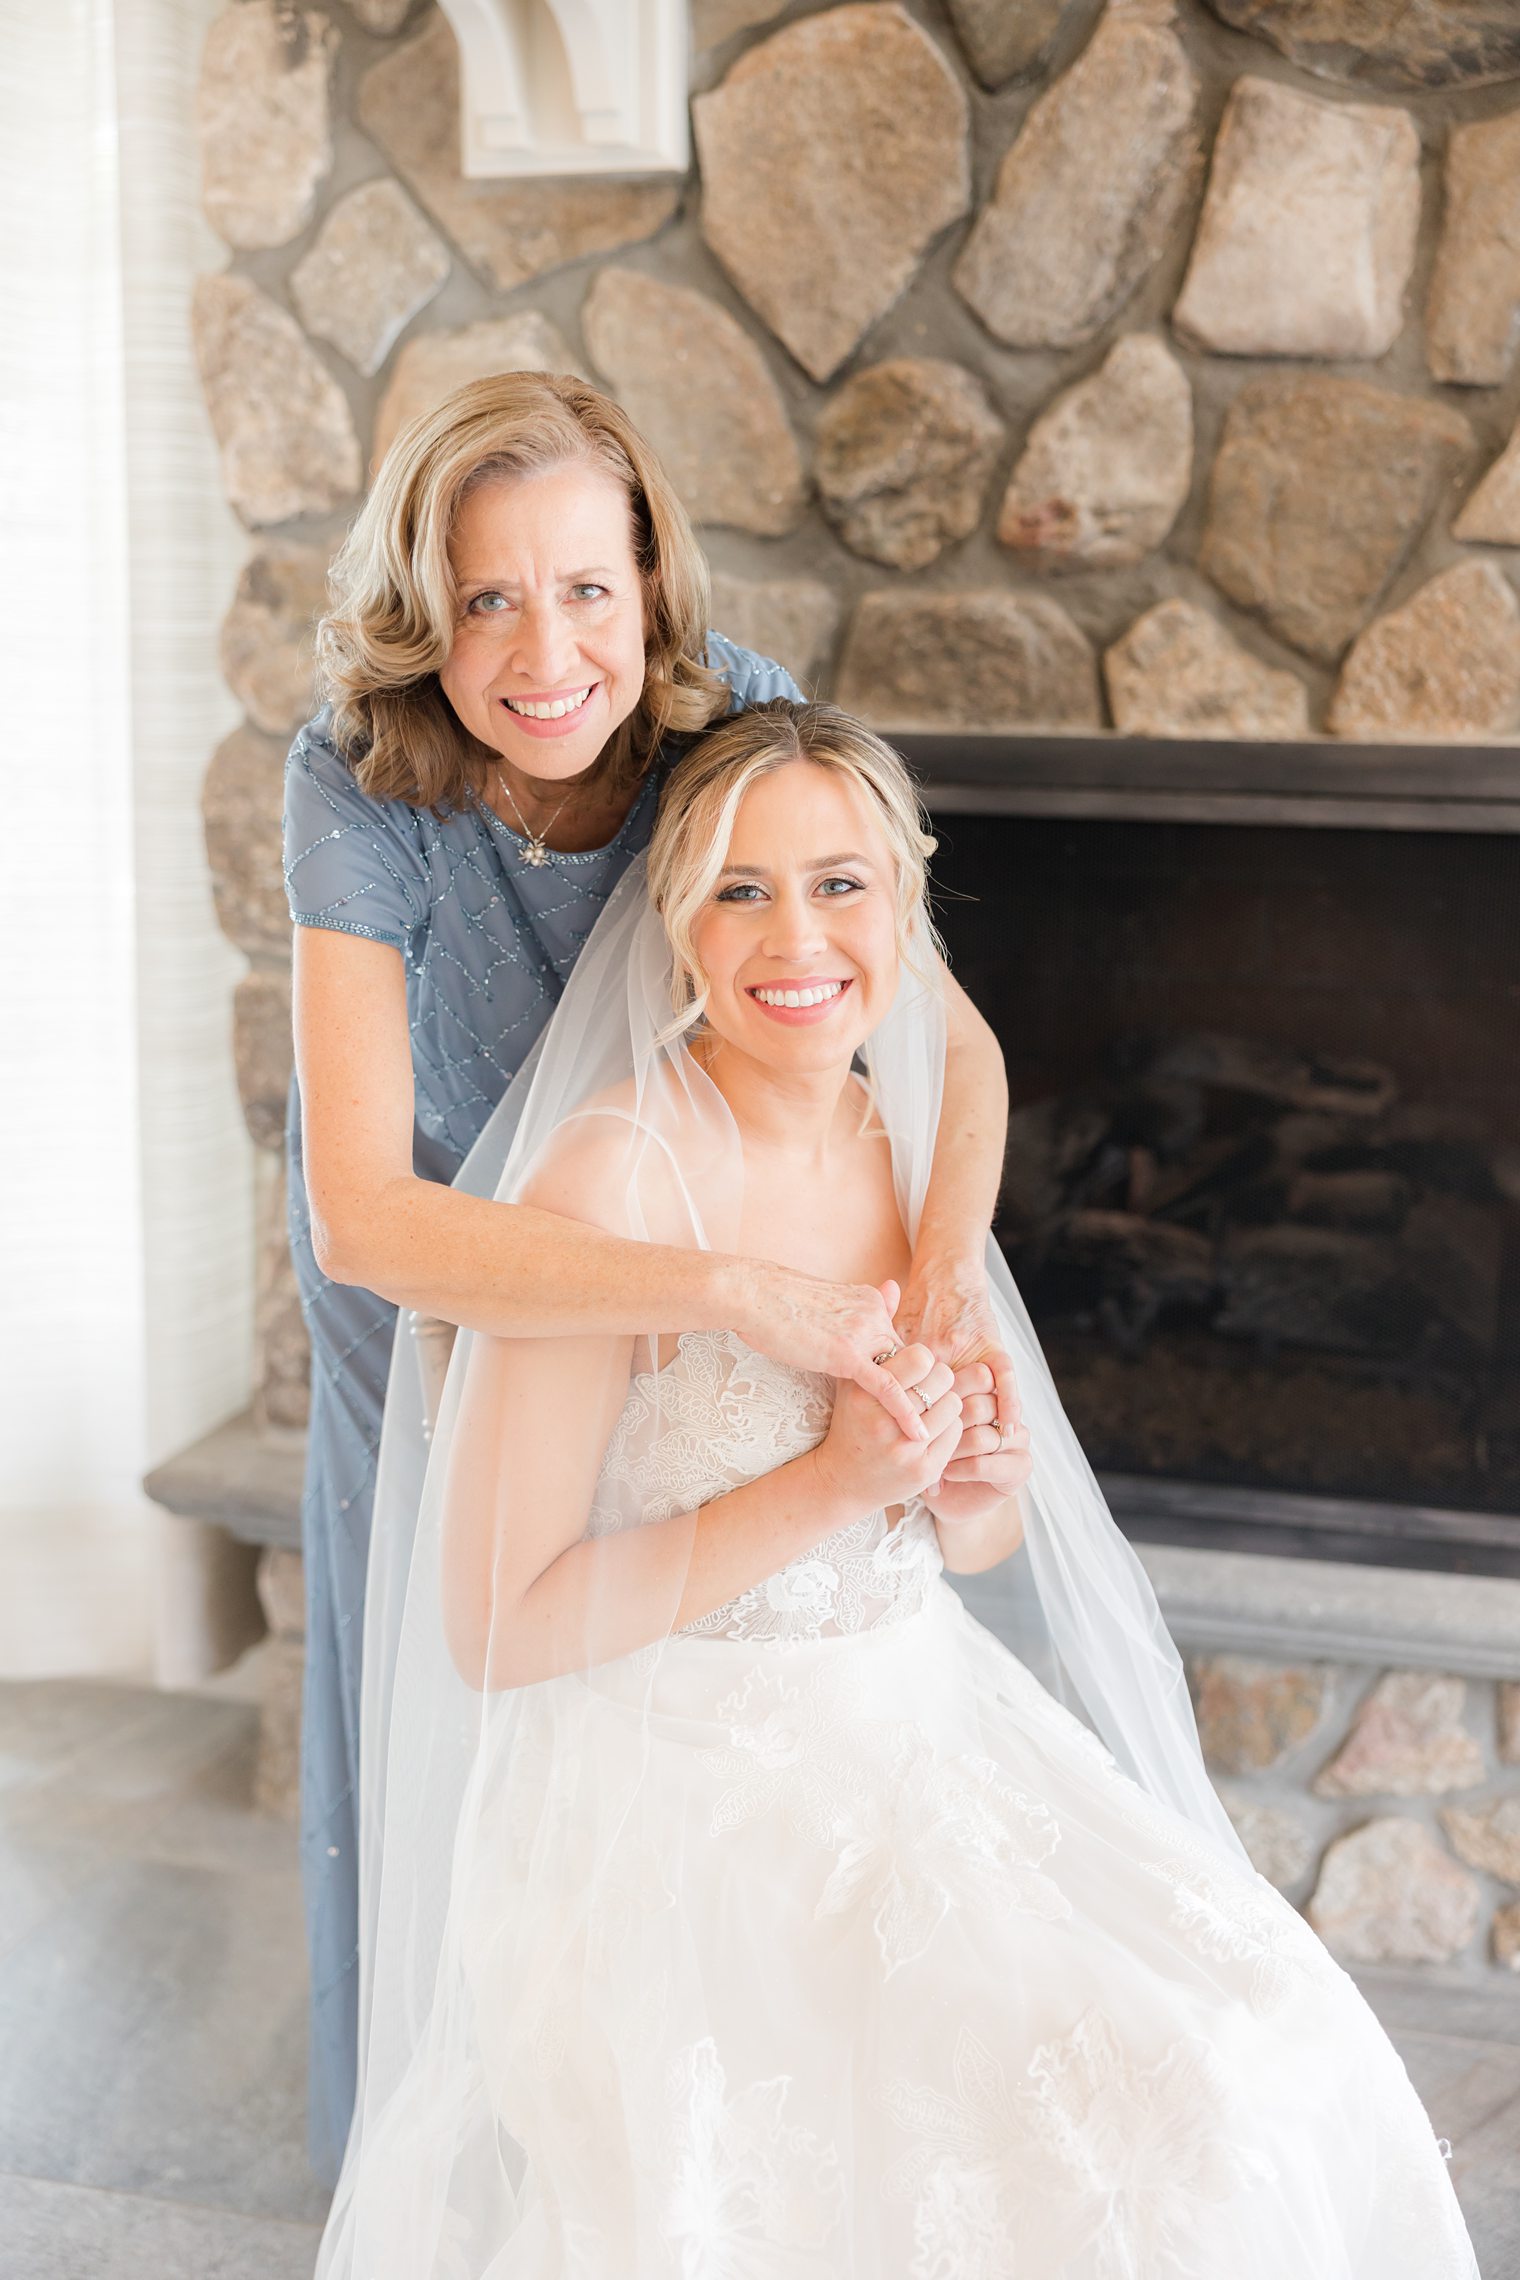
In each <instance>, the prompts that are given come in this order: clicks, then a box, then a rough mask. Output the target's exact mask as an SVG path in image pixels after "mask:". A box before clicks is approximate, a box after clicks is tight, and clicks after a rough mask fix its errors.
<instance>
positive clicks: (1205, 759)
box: [889, 730, 1520, 832]
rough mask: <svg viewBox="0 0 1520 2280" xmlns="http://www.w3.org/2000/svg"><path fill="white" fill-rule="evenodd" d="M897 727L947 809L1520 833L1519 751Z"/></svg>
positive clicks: (931, 798) (904, 747) (927, 785)
mask: <svg viewBox="0 0 1520 2280" xmlns="http://www.w3.org/2000/svg"><path fill="white" fill-rule="evenodd" d="M889 733H891V734H892V740H893V742H894V743H895V744H896V745H897V746H898V748H899V749H900V750H901V751H902V752H903V753H904V754H905V756H906V757H907V759H908V760H909V761H910V763H911V764H912V766H913V768H914V769H915V771H916V772H917V773H918V775H919V776H920V777H921V778H922V780H923V786H924V796H925V798H926V800H927V801H928V804H929V806H930V807H931V808H932V809H936V810H938V811H940V812H942V813H944V814H947V815H949V814H957V813H959V814H971V815H1019V816H1050V817H1062V816H1064V817H1070V818H1072V819H1075V820H1081V819H1083V818H1091V819H1104V820H1110V821H1128V822H1145V823H1233V824H1242V823H1259V824H1278V825H1282V824H1293V825H1307V826H1310V827H1313V826H1320V827H1328V828H1333V829H1337V830H1352V831H1377V830H1382V831H1465V832H1520V744H1513V745H1472V744H1458V745H1451V744H1346V743H1342V742H1337V741H1333V740H1330V739H1305V740H1302V741H1299V742H1295V743H1291V744H1267V743H1254V742H1247V741H1245V740H1243V739H1238V738H1237V739H1232V740H1229V741H1223V740H1222V741H1220V742H1218V743H1213V742H1208V741H1206V740H1204V739H1202V738H1186V739H1184V738H1159V737H1157V738H1152V737H1126V736H1063V735H1043V736H969V735H964V734H951V733H946V734H939V733H931V732H928V731H923V730H915V731H913V732H911V733H910V732H904V733H902V734H896V733H895V732H891V731H889Z"/></svg>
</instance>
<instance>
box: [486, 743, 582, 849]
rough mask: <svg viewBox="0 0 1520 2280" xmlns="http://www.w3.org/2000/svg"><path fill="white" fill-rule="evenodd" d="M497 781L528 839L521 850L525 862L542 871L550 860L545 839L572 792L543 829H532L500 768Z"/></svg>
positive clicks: (561, 802)
mask: <svg viewBox="0 0 1520 2280" xmlns="http://www.w3.org/2000/svg"><path fill="white" fill-rule="evenodd" d="M496 781H497V782H498V784H500V786H501V788H502V790H503V791H504V792H505V793H506V796H507V805H508V806H509V807H510V808H511V810H512V813H513V814H514V815H515V816H516V818H517V820H518V823H519V824H520V826H521V828H522V835H523V838H524V839H525V840H526V841H527V845H526V846H525V847H523V848H522V849H521V850H520V853H521V855H522V859H523V861H524V862H525V863H527V864H529V865H531V867H532V868H533V869H534V870H535V871H541V870H542V869H543V867H544V865H545V864H546V863H547V862H548V860H549V850H548V848H547V847H546V846H545V845H544V841H545V839H546V838H547V837H548V835H549V833H550V832H551V831H552V830H553V829H554V826H555V825H556V824H557V823H558V821H559V819H560V817H561V816H562V815H563V814H564V812H565V809H566V808H567V807H568V806H569V804H570V793H569V792H566V794H565V796H564V798H563V799H562V800H561V801H560V803H559V806H558V807H557V808H556V809H555V811H554V813H553V815H551V816H550V818H549V820H548V822H547V823H546V824H545V825H544V827H543V829H542V831H530V830H529V829H528V824H527V819H526V817H525V816H524V814H523V811H522V809H521V808H520V807H519V806H518V804H517V802H516V800H514V799H513V797H512V787H511V785H510V784H509V783H508V782H507V779H506V777H505V776H504V775H503V774H502V772H501V770H500V768H498V769H497V771H496ZM573 788H574V787H573V786H572V789H573Z"/></svg>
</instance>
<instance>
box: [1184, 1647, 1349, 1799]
mask: <svg viewBox="0 0 1520 2280" xmlns="http://www.w3.org/2000/svg"><path fill="white" fill-rule="evenodd" d="M1188 1677H1189V1681H1190V1683H1191V1686H1192V1690H1193V1707H1194V1710H1195V1712H1196V1714H1197V1718H1198V1739H1199V1741H1200V1742H1201V1743H1202V1745H1203V1754H1204V1756H1205V1757H1206V1758H1207V1760H1208V1762H1209V1764H1210V1765H1211V1766H1212V1767H1213V1768H1214V1769H1215V1770H1216V1771H1217V1772H1219V1773H1263V1772H1265V1771H1266V1769H1267V1768H1268V1767H1269V1766H1274V1765H1278V1764H1280V1763H1281V1762H1282V1760H1283V1759H1284V1758H1286V1757H1289V1756H1291V1755H1292V1753H1293V1751H1294V1750H1296V1749H1297V1748H1298V1747H1299V1745H1300V1743H1302V1742H1305V1741H1307V1740H1308V1738H1309V1736H1310V1734H1312V1733H1313V1731H1314V1729H1315V1727H1316V1725H1317V1724H1318V1723H1319V1719H1320V1716H1321V1713H1322V1712H1323V1710H1324V1707H1325V1696H1326V1691H1327V1688H1328V1685H1329V1673H1328V1671H1326V1670H1323V1669H1321V1668H1319V1667H1318V1666H1316V1665H1314V1664H1298V1663H1275V1662H1258V1661H1256V1660H1255V1659H1254V1658H1253V1657H1251V1656H1249V1655H1198V1656H1195V1657H1194V1658H1193V1659H1192V1661H1191V1662H1190V1663H1189V1666H1188Z"/></svg>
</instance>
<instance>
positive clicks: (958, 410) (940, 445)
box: [813, 356, 1004, 570]
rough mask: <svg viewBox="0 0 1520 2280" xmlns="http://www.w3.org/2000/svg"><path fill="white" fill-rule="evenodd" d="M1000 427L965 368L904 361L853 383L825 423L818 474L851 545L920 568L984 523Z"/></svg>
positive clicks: (878, 558) (831, 514)
mask: <svg viewBox="0 0 1520 2280" xmlns="http://www.w3.org/2000/svg"><path fill="white" fill-rule="evenodd" d="M1003 435H1004V429H1003V423H1002V421H1001V420H1000V419H999V418H998V416H997V414H996V412H995V411H994V410H993V409H992V406H991V404H990V403H989V402H988V401H987V392H986V390H985V389H984V388H983V386H982V384H981V382H980V381H979V380H976V379H974V378H973V377H972V375H971V374H970V373H969V372H965V371H963V370H962V369H961V367H960V366H959V365H958V364H943V363H941V362H940V361H939V360H938V358H936V357H929V356H900V357H894V358H893V360H892V361H891V362H890V363H888V364H873V365H871V366H869V367H868V369H867V370H866V371H864V372H857V373H855V374H854V375H853V377H852V378H850V379H848V380H847V381H846V382H845V383H844V386H843V387H842V388H841V389H840V390H839V392H838V394H837V395H836V396H834V397H833V399H832V400H831V402H829V403H828V404H826V405H825V407H824V410H823V414H822V416H821V418H820V419H819V422H818V430H817V436H816V439H815V448H814V461H813V472H814V475H815V476H816V478H817V483H818V489H819V493H820V495H821V497H822V500H823V506H824V511H825V513H826V514H827V515H828V518H829V520H830V522H832V523H833V524H834V526H835V528H836V529H837V530H838V532H839V535H840V537H841V538H842V539H843V540H844V542H845V544H846V545H847V546H850V547H853V548H854V550H855V552H856V553H857V554H864V555H865V556H867V557H868V559H869V560H870V561H872V562H886V563H889V564H890V565H891V567H892V568H893V569H895V570H922V569H923V568H924V567H925V566H926V565H927V564H928V563H930V562H932V561H933V560H934V558H935V556H936V555H938V554H941V553H943V551H944V549H945V548H946V547H947V546H950V545H952V544H953V543H954V542H955V540H957V539H961V538H967V537H969V536H970V534H971V532H972V531H973V530H975V528H976V526H977V524H978V522H979V521H980V520H981V513H982V504H983V501H984V500H985V498H986V496H987V485H988V482H989V481H990V479H991V475H992V469H993V464H994V462H995V461H996V459H997V455H998V452H999V450H1000V449H1001V448H1002V443H1003Z"/></svg>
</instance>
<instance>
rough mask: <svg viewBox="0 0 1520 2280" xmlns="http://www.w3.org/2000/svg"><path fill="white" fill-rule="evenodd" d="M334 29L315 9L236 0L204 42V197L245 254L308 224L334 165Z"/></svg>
mask: <svg viewBox="0 0 1520 2280" xmlns="http://www.w3.org/2000/svg"><path fill="white" fill-rule="evenodd" d="M337 47H338V35H337V33H336V32H335V31H334V30H333V28H332V25H331V24H330V23H329V22H328V20H327V18H326V17H325V16H324V15H321V14H320V13H319V12H318V11H317V10H316V9H314V8H300V7H284V6H280V5H278V4H277V0H232V5H231V6H230V7H226V8H224V9H223V10H222V12H221V14H220V15H219V16H218V17H216V18H215V19H214V21H213V23H212V25H211V28H210V30H209V31H208V32H207V34H206V41H205V45H204V47H203V48H202V49H201V75H200V85H199V88H198V90H197V93H196V103H195V124H196V131H197V134H198V136H199V139H200V149H201V202H202V204H203V206H204V207H205V211H206V219H207V220H208V221H209V222H210V224H211V227H212V228H213V229H214V230H215V231H216V233H217V235H218V236H219V237H221V238H223V239H225V240H226V242H227V244H228V245H230V246H234V247H236V248H237V249H238V250H239V251H240V252H246V251H251V250H252V249H253V248H255V247H257V246H266V245H284V244H285V243H286V242H287V240H288V239H290V238H293V237H294V236H295V234H296V232H297V230H300V229H304V228H305V226H306V224H307V223H308V222H309V221H310V220H311V217H312V214H313V212H314V211H315V208H316V202H317V191H318V189H319V187H320V186H321V184H322V182H323V181H324V180H325V178H326V175H327V171H328V169H329V167H330V166H331V165H332V123H331V119H330V117H329V113H328V87H329V82H330V79H331V76H332V65H333V57H334V55H335V54H336V53H337Z"/></svg>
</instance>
